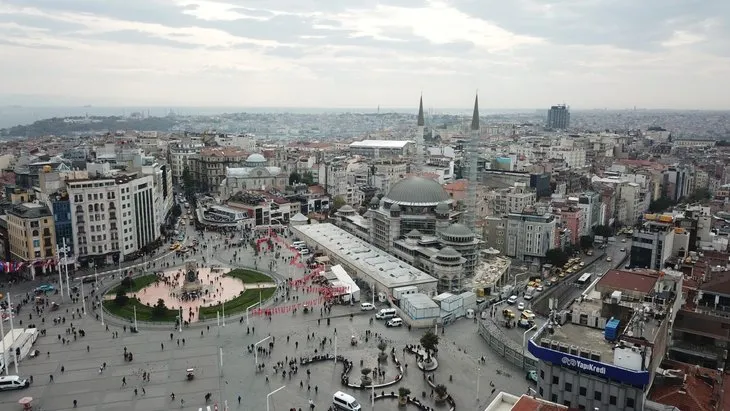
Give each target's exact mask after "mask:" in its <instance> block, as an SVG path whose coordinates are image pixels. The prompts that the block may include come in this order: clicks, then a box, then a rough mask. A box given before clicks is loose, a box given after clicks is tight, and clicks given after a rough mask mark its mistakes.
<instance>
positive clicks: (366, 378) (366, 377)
mask: <svg viewBox="0 0 730 411" xmlns="http://www.w3.org/2000/svg"><path fill="white" fill-rule="evenodd" d="M372 371H373V370H371V369H370V368H363V369H362V370H360V374H362V376H361V377H360V385H362V386H365V385H370V383H372V382H373V380H372V379H371V378H370V373H371V372H372Z"/></svg>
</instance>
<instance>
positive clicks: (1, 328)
mask: <svg viewBox="0 0 730 411" xmlns="http://www.w3.org/2000/svg"><path fill="white" fill-rule="evenodd" d="M8 309H10V307H8ZM10 315H13V311H12V310H10ZM4 322H5V320H4V319H3V318H2V315H1V314H0V335H2V336H3V340H2V344H3V366H4V367H5V375H8V372H9V371H8V366H7V364H8V357H7V355H5V338H4V337H5V326H4V325H3V323H4Z"/></svg>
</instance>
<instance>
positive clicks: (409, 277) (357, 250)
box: [291, 223, 436, 288]
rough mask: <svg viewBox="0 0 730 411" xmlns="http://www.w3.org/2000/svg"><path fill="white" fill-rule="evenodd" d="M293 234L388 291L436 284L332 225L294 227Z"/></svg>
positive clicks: (413, 268) (432, 279)
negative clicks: (316, 245)
mask: <svg viewBox="0 0 730 411" xmlns="http://www.w3.org/2000/svg"><path fill="white" fill-rule="evenodd" d="M291 230H292V231H293V232H294V233H296V234H301V236H302V237H307V238H309V239H311V241H314V242H316V243H317V244H319V247H320V248H322V249H323V251H325V252H326V253H327V254H330V255H332V256H334V257H335V258H336V259H338V260H339V261H341V262H343V263H344V264H345V265H348V266H351V267H355V268H357V269H358V270H360V271H362V272H364V273H366V274H367V275H369V276H371V277H373V278H376V279H378V281H379V282H380V283H381V284H383V285H385V286H386V287H388V288H395V287H403V286H406V285H417V284H424V283H432V282H435V281H436V279H435V278H433V277H431V276H430V275H428V274H426V273H425V272H423V271H421V270H419V269H417V268H415V267H413V266H411V265H410V264H407V263H405V262H403V261H400V260H398V259H397V258H395V257H394V256H392V255H390V254H388V253H386V252H385V251H381V250H378V249H376V248H374V247H373V246H372V245H371V244H368V243H366V242H365V241H362V240H360V239H359V238H357V237H355V236H354V235H352V234H350V233H348V232H347V231H345V230H342V229H341V228H339V227H336V226H335V225H332V224H330V223H324V224H312V225H302V226H292V227H291Z"/></svg>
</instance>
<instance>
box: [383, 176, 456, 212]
mask: <svg viewBox="0 0 730 411" xmlns="http://www.w3.org/2000/svg"><path fill="white" fill-rule="evenodd" d="M384 199H385V201H388V202H391V203H395V204H400V205H404V206H416V207H428V206H436V205H437V204H438V203H441V202H444V201H450V200H451V197H450V196H449V193H447V192H446V190H444V188H443V187H441V184H439V183H438V182H436V181H434V180H431V179H429V178H423V177H409V178H406V179H405V180H401V181H399V182H397V183H395V184H394V185H393V187H392V188H391V189H390V192H388V194H387V195H386V196H385V198H384Z"/></svg>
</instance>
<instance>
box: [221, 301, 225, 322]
mask: <svg viewBox="0 0 730 411" xmlns="http://www.w3.org/2000/svg"><path fill="white" fill-rule="evenodd" d="M221 316H222V317H223V327H225V326H226V301H225V300H223V313H222V314H221Z"/></svg>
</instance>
